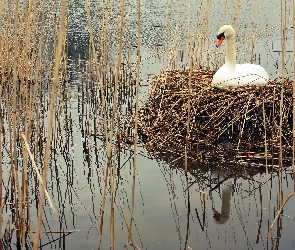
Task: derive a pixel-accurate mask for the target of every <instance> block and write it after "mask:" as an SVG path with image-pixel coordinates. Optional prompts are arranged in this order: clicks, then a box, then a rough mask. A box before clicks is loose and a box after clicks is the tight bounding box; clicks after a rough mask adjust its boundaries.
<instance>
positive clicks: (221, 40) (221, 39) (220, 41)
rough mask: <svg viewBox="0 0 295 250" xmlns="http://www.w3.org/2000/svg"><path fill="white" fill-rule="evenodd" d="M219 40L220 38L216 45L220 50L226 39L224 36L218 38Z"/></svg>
mask: <svg viewBox="0 0 295 250" xmlns="http://www.w3.org/2000/svg"><path fill="white" fill-rule="evenodd" d="M217 38H218V40H217V43H216V47H217V48H218V47H219V46H220V45H221V44H222V42H223V40H224V38H225V37H224V36H217Z"/></svg>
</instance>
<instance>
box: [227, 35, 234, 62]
mask: <svg viewBox="0 0 295 250" xmlns="http://www.w3.org/2000/svg"><path fill="white" fill-rule="evenodd" d="M225 63H228V64H231V65H233V66H234V67H235V66H236V38H235V36H234V35H233V36H231V37H228V38H226V57H225Z"/></svg>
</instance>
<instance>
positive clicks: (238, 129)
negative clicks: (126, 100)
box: [138, 71, 293, 152]
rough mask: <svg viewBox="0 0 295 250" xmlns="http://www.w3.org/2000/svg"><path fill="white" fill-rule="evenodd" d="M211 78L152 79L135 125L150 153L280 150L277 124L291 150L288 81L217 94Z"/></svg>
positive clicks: (202, 74)
mask: <svg viewBox="0 0 295 250" xmlns="http://www.w3.org/2000/svg"><path fill="white" fill-rule="evenodd" d="M213 74H214V72H211V71H193V72H191V73H190V72H188V71H168V72H166V73H165V74H160V75H156V76H155V77H154V79H153V81H152V85H151V89H150V91H149V95H148V99H147V101H146V103H145V104H144V105H143V106H142V107H141V108H140V112H139V121H138V124H139V132H140V134H141V135H142V139H143V140H144V141H145V143H146V146H147V147H148V148H149V149H150V150H152V151H161V152H162V151H182V152H183V151H184V149H185V148H186V149H187V150H188V151H191V152H195V151H196V150H199V149H200V148H202V147H205V146H210V145H211V146H214V145H215V146H216V145H219V146H220V147H223V148H232V147H234V148H238V149H239V150H242V151H243V150H253V149H255V150H259V149H261V150H264V149H265V146H267V147H278V146H279V142H280V124H282V126H281V127H282V130H281V132H282V143H283V147H284V148H290V147H291V145H292V121H293V114H292V82H291V81H285V82H284V84H282V81H280V80H279V79H275V80H272V81H269V84H268V85H267V86H263V87H259V86H246V87H239V88H232V89H227V90H220V89H216V88H214V87H212V86H211V80H212V76H213ZM282 85H284V87H283V92H282ZM281 97H282V106H280V102H281Z"/></svg>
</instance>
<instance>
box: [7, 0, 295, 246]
mask: <svg viewBox="0 0 295 250" xmlns="http://www.w3.org/2000/svg"><path fill="white" fill-rule="evenodd" d="M208 2H209V1H208ZM220 2H221V4H220V5H218V6H215V5H214V3H213V5H212V6H213V7H212V8H213V9H212V10H211V11H210V16H211V17H210V22H208V23H207V24H206V25H207V26H206V27H203V26H202V25H203V24H202V20H201V22H200V23H199V24H198V25H199V26H200V29H201V30H205V29H206V30H207V32H208V34H210V35H211V34H212V36H210V37H208V38H207V39H208V41H211V42H212V43H210V44H209V45H208V48H209V52H210V54H212V55H213V54H214V53H215V50H216V49H215V37H216V33H217V31H218V29H219V26H221V21H220V19H219V17H221V15H223V14H224V15H225V16H224V23H226V22H230V21H231V18H230V17H231V16H232V13H233V10H232V9H226V10H223V9H222V8H221V7H219V6H222V1H220ZM167 4H170V7H168V8H167V7H166V6H167ZM206 4H208V3H206ZM118 6H119V4H118V5H117V6H116V5H115V7H114V13H116V11H118V10H116V8H117V7H118ZM258 6H259V7H260V12H259V13H260V14H259V15H258V17H256V16H255V11H257V7H258ZM199 7H200V6H199V4H197V3H196V1H186V2H185V3H182V2H177V1H168V3H167V1H153V0H152V1H142V24H141V28H142V58H143V59H144V58H148V57H149V56H151V55H154V56H151V58H150V59H144V60H142V64H141V78H142V83H143V85H147V84H148V83H149V82H148V80H149V79H150V77H151V75H152V74H155V73H159V72H160V70H161V69H162V68H163V67H164V66H167V64H169V63H167V61H166V60H165V58H166V56H167V55H168V54H169V53H168V50H167V48H169V46H170V45H171V44H172V43H173V37H174V32H179V35H177V36H178V37H179V42H178V46H179V50H184V51H187V47H186V46H187V43H186V42H187V36H188V35H187V34H188V33H189V32H193V31H194V30H195V29H196V27H195V25H196V22H195V21H196V16H195V15H196V13H197V11H198V8H199ZM71 8H72V12H70V20H72V22H73V23H72V24H70V26H69V27H70V31H69V56H70V58H71V59H72V60H73V64H72V66H71V70H70V72H72V73H71V82H70V86H71V88H69V91H70V92H71V95H72V100H71V102H72V108H71V110H69V112H70V113H71V115H72V117H73V118H72V122H73V125H72V126H73V127H72V132H70V133H69V131H66V130H62V131H63V132H62V133H61V134H60V135H59V140H58V144H57V152H58V153H57V155H55V156H54V155H53V153H52V155H51V157H52V158H51V162H50V173H49V176H48V180H49V181H48V192H49V194H50V195H51V197H52V199H53V202H54V206H55V207H56V209H57V211H58V212H57V214H56V215H52V214H51V212H50V210H49V208H46V209H45V215H44V224H43V229H42V231H47V232H56V233H51V234H48V235H45V234H42V235H41V241H40V244H41V246H42V249H60V248H61V246H62V245H63V243H64V242H65V246H66V247H65V248H66V249H73V250H75V249H83V248H84V249H97V245H98V235H99V227H100V222H101V221H100V218H101V217H100V215H101V206H102V195H103V192H104V176H105V171H106V165H107V162H106V157H105V150H104V148H103V147H100V146H101V145H104V141H103V139H102V138H100V137H99V138H98V139H94V137H85V136H84V132H85V130H86V127H87V125H86V124H84V123H81V121H80V120H79V115H80V113H79V112H80V111H79V110H80V109H79V106H78V98H79V97H80V93H78V92H77V87H76V84H77V82H78V81H80V80H81V79H80V78H79V75H75V72H76V69H78V67H77V64H76V63H75V62H76V60H77V59H78V58H79V56H80V58H82V59H87V58H88V53H87V52H86V51H87V50H88V42H89V38H88V36H87V34H88V33H87V32H88V30H87V23H86V22H87V19H85V18H86V14H85V9H84V8H85V6H84V5H83V3H80V2H75V1H73V3H72V6H71ZM203 8H204V10H205V9H206V5H204V6H203ZM278 8H279V5H277V1H261V2H259V3H256V2H255V1H250V0H249V1H247V2H243V7H242V8H241V13H240V15H239V17H240V19H239V20H238V21H237V20H236V22H238V27H240V30H239V32H238V38H237V39H238V41H239V42H240V43H238V44H240V47H239V48H238V53H239V58H238V59H239V60H240V61H243V60H244V59H247V58H248V56H249V55H245V54H244V53H243V51H245V50H244V49H245V46H249V44H248V43H247V44H246V45H244V44H243V39H244V38H245V37H249V35H251V25H252V24H251V22H250V21H251V20H249V19H248V18H249V16H251V15H252V16H253V20H252V23H255V24H258V26H257V28H258V31H260V30H264V29H267V28H268V27H272V26H274V25H277V24H278V23H279V22H280V17H279V15H278ZM224 11H225V12H224ZM126 12H127V13H128V17H127V18H126V36H125V40H124V42H125V44H130V45H131V52H132V53H131V58H132V60H133V61H135V60H136V48H135V46H136V40H137V33H136V32H137V16H136V15H137V12H136V3H135V2H134V1H127V2H126ZM249 13H252V14H251V15H249ZM253 13H254V14H253ZM114 16H115V15H114ZM167 17H169V18H170V19H169V21H170V23H167ZM167 26H169V27H171V28H172V27H175V30H173V29H170V28H169V29H167ZM253 27H254V26H253ZM255 27H256V26H255ZM169 31H171V33H169ZM288 31H289V32H290V33H291V32H294V27H293V28H292V26H291V23H290V24H288ZM246 34H247V35H246ZM290 37H292V36H290ZM163 38H165V39H163ZM167 38H170V40H169V39H167ZM255 44H256V47H255V54H256V55H257V54H259V55H260V57H261V58H262V60H261V64H262V65H263V66H264V67H265V68H266V69H267V71H268V72H269V74H270V75H271V78H273V77H275V76H276V75H277V74H280V72H281V66H280V65H281V62H280V60H281V52H280V51H281V48H280V26H277V27H275V28H272V29H270V30H268V31H266V32H264V33H262V35H260V36H258V39H256V40H255ZM293 44H294V43H293V41H292V39H290V40H288V45H287V50H288V51H289V52H287V63H286V64H287V67H286V71H287V72H290V76H292V75H294V72H292V64H291V60H292V55H293V49H294V48H293V47H292V45H293ZM114 46H115V45H114ZM158 51H160V52H161V53H160V56H158V55H157V52H158ZM220 56H222V55H220ZM212 57H213V56H212ZM185 60H186V57H185V58H184V62H179V61H178V62H177V64H176V65H178V67H179V68H182V67H184V65H185V64H186V62H187V61H185ZM210 63H211V66H212V67H213V66H216V64H215V63H214V62H213V60H212V61H211V62H210ZM168 66H171V65H168ZM147 91H148V86H143V87H142V88H141V90H140V100H141V102H142V103H144V100H145V99H146V98H147V97H146V96H147ZM88 108H89V109H91V107H88ZM63 119H64V120H61V121H59V122H60V123H61V124H66V123H67V117H63ZM122 148H123V150H122V152H121V153H120V154H118V155H117V157H118V158H117V159H119V162H120V171H118V173H117V175H116V180H115V181H116V183H117V189H116V193H115V194H116V204H115V245H116V247H115V248H116V249H124V244H126V241H127V237H128V230H127V229H126V225H125V221H124V218H125V219H126V220H127V222H128V223H129V221H130V206H131V197H132V193H131V191H132V168H133V165H132V160H133V149H132V147H129V146H128V145H122ZM137 150H138V152H139V153H138V156H137V172H136V178H135V211H134V216H133V217H134V221H133V230H132V233H133V235H132V236H133V241H134V244H136V245H137V246H138V247H139V248H140V249H162V250H165V249H167V250H168V249H193V250H194V249H295V242H294V241H295V237H294V233H293V232H294V226H295V220H294V217H295V215H294V209H293V207H294V198H291V199H290V201H289V202H288V203H287V205H286V206H285V209H284V210H283V216H282V218H281V224H280V225H277V224H276V226H275V227H274V231H273V234H272V237H273V242H272V241H271V240H270V239H266V238H265V237H266V234H267V232H268V229H269V226H270V224H271V223H272V221H273V219H274V218H275V216H276V214H277V211H278V206H277V199H278V198H277V196H278V177H277V174H276V172H275V171H274V172H270V173H269V174H266V173H265V170H264V168H262V169H261V170H260V171H258V172H260V173H257V174H255V175H252V174H251V173H249V172H251V171H249V170H248V169H247V168H245V169H242V171H241V168H243V167H240V171H239V174H237V175H235V176H232V175H231V174H230V173H226V172H224V170H223V171H222V175H221V176H219V175H218V174H217V173H218V171H216V170H217V169H219V166H220V164H222V165H223V166H228V167H231V165H230V163H227V162H222V163H220V162H203V163H199V165H202V164H203V165H204V166H203V167H204V168H201V167H200V166H198V167H196V168H195V169H191V171H190V172H189V173H187V174H186V173H185V171H184V170H183V168H184V165H183V164H182V163H181V162H179V163H177V164H167V162H165V160H163V159H155V158H154V157H153V156H152V155H150V154H149V152H146V150H145V149H144V147H142V146H140V145H138V149H137ZM170 161H172V159H170ZM6 164H7V165H8V161H6ZM217 183H219V184H220V185H217ZM260 183H261V189H260V188H259V187H260ZM188 186H189V191H187V187H188ZM292 192H294V182H293V179H292V175H291V170H290V169H289V168H287V169H285V170H284V172H283V195H284V198H286V197H287V195H289V194H291V193H292ZM222 196H223V197H222ZM106 197H107V198H106V205H105V217H104V228H103V236H102V247H101V249H108V248H109V240H110V238H109V235H110V228H109V221H110V189H109V188H108V189H107V196H106ZM222 206H223V209H224V210H228V211H229V214H225V215H223V214H222V215H221V216H223V217H222V219H220V221H219V223H218V222H216V219H214V218H213V210H212V208H214V209H215V210H216V211H218V212H220V213H221V207H222ZM226 208H227V209H226ZM35 221H36V211H35V210H33V209H32V222H33V224H34V223H35ZM278 226H280V228H279V227H278ZM61 230H64V234H65V235H66V236H63V235H62V233H59V232H60V231H61ZM67 233H69V234H68V235H67ZM272 244H273V245H272ZM130 249H132V247H130Z"/></svg>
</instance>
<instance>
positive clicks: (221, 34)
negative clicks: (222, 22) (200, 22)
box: [217, 32, 225, 40]
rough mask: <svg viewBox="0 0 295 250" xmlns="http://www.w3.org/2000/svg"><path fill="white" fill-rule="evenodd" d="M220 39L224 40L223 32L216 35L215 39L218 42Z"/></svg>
mask: <svg viewBox="0 0 295 250" xmlns="http://www.w3.org/2000/svg"><path fill="white" fill-rule="evenodd" d="M222 38H223V39H224V38H225V36H224V32H223V33H220V34H218V35H217V39H218V40H221V39H222Z"/></svg>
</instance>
